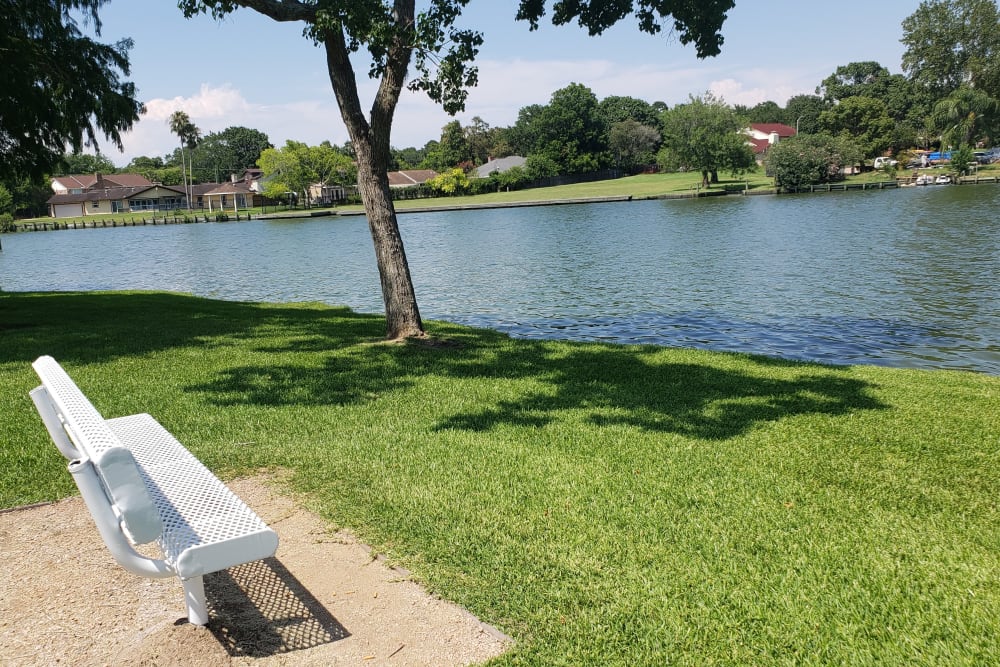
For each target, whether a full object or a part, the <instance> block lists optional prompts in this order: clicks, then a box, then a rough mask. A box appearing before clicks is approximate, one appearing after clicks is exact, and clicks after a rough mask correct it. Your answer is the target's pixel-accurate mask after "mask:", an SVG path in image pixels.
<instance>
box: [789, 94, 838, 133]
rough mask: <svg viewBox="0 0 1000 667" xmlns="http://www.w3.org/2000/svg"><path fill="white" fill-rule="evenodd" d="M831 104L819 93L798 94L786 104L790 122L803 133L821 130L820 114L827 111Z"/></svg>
mask: <svg viewBox="0 0 1000 667" xmlns="http://www.w3.org/2000/svg"><path fill="white" fill-rule="evenodd" d="M828 108H829V105H828V104H827V103H826V102H824V101H823V98H822V97H820V96H818V95H796V96H794V97H791V98H789V100H788V103H787V104H786V105H785V112H786V114H787V115H786V118H787V119H788V124H789V125H790V126H792V127H795V128H798V131H799V132H800V133H802V134H816V133H817V132H819V115H820V114H821V113H823V112H824V111H826V110H827V109H828Z"/></svg>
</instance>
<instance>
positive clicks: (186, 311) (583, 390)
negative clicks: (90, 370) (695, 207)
mask: <svg viewBox="0 0 1000 667" xmlns="http://www.w3.org/2000/svg"><path fill="white" fill-rule="evenodd" d="M432 328H433V330H434V332H435V334H436V335H437V336H438V341H437V344H428V343H427V342H412V343H409V344H406V345H387V344H371V343H373V342H375V341H378V340H379V338H380V337H381V336H382V335H383V332H384V319H383V318H381V317H378V316H374V315H361V314H357V313H353V312H351V311H350V310H349V309H346V308H329V307H325V306H324V307H315V308H310V307H306V308H301V307H294V306H280V305H270V304H254V303H239V302H229V301H215V300H210V299H203V298H198V297H192V296H187V295H181V294H169V293H145V292H143V293H120V292H112V293H83V294H74V293H39V294H10V293H8V294H0V331H3V336H4V345H3V346H0V362H21V361H23V362H25V364H27V363H30V361H32V360H34V358H36V357H37V356H39V355H41V354H51V355H52V356H54V357H55V358H56V359H57V360H59V361H71V362H75V363H90V362H106V361H111V360H114V359H117V358H119V357H124V356H137V355H142V354H145V353H150V352H156V351H163V350H169V349H171V348H173V347H178V348H179V347H187V348H190V347H197V346H199V345H204V346H206V348H208V347H213V346H226V345H230V344H231V345H233V346H236V347H239V346H244V347H245V348H246V349H247V350H248V351H252V352H264V353H273V354H275V355H284V354H286V353H289V354H291V356H283V358H281V360H280V361H276V362H275V363H259V362H258V363H255V364H240V363H239V361H238V359H239V357H236V360H237V361H236V363H233V364H228V365H227V366H226V367H225V368H222V369H220V370H219V371H217V373H216V376H215V377H214V378H213V379H212V380H210V381H208V382H204V383H202V384H199V385H196V386H191V387H189V389H190V390H192V391H197V392H202V393H204V394H206V395H207V400H208V401H209V402H212V403H215V404H217V405H223V406H231V405H248V404H249V405H265V406H275V405H334V406H336V405H347V404H355V403H363V402H366V401H370V400H374V399H376V398H378V397H379V396H382V395H384V394H385V393H387V392H392V391H405V390H410V389H411V388H413V387H414V386H415V385H417V384H418V378H420V377H424V376H432V375H436V376H439V377H443V378H453V379H455V380H456V381H459V380H469V379H472V380H476V379H482V380H484V381H489V382H491V383H497V382H500V383H505V382H506V381H508V380H509V381H519V380H529V381H530V382H526V383H523V384H519V385H518V384H514V385H506V384H504V387H505V388H506V390H508V391H507V393H506V394H505V396H506V397H505V398H497V399H496V400H492V401H491V400H490V399H488V398H487V399H485V400H479V401H478V402H476V403H475V404H474V406H475V407H472V408H470V409H468V410H461V409H459V410H458V411H457V412H455V413H454V414H451V415H449V416H446V417H443V418H439V419H438V420H437V422H436V424H434V428H436V429H439V430H445V429H461V430H471V431H487V430H490V429H493V428H496V427H499V426H502V425H521V426H534V427H538V426H544V425H545V424H548V423H551V422H553V421H555V420H559V419H563V418H565V414H564V413H567V411H574V412H575V413H576V414H578V413H579V411H584V414H585V419H586V420H588V421H589V422H590V423H592V424H594V425H628V426H634V427H638V428H642V429H646V430H650V431H664V432H672V433H680V434H685V435H690V436H695V437H701V438H709V439H716V438H727V437H731V436H733V435H736V434H738V433H741V432H744V431H746V430H748V429H749V428H751V427H752V426H753V425H754V424H757V423H760V422H767V421H775V420H778V419H782V418H786V417H789V416H794V415H800V414H826V415H839V414H845V413H848V412H851V411H855V410H873V409H883V408H885V407H886V406H885V405H884V404H882V403H881V402H879V401H878V400H877V399H876V398H874V397H873V393H872V391H871V390H872V387H871V386H870V385H868V384H867V383H865V382H863V381H861V380H858V379H856V378H853V377H850V376H849V375H848V373H847V372H846V371H845V369H843V368H838V367H830V366H822V365H818V364H805V363H798V362H790V361H783V360H775V359H770V358H754V357H746V356H738V355H737V356H733V355H729V356H726V357H723V358H721V359H725V360H727V361H725V362H721V361H720V358H717V357H711V356H710V355H706V356H705V357H704V360H705V361H704V363H701V362H700V361H695V362H679V361H677V356H676V355H672V354H670V353H667V352H665V351H664V350H663V349H662V348H653V347H628V346H610V345H609V346H601V345H594V344H583V343H581V344H567V343H553V342H547V341H517V342H512V341H510V340H509V339H508V338H507V337H506V336H503V335H501V334H497V333H496V332H492V331H484V330H473V329H467V328H462V327H457V326H453V325H449V324H444V323H432ZM441 338H447V339H449V341H450V342H451V344H444V345H442V344H440V339H441ZM295 353H300V354H302V355H303V356H302V357H296V356H295ZM310 353H316V354H317V355H318V354H320V353H326V354H325V356H323V357H322V358H320V357H318V356H313V355H312V354H310ZM734 359H738V363H737V362H734V361H733V360H734ZM462 390H463V389H459V391H462ZM510 391H513V392H518V391H520V392H521V393H520V394H515V395H516V397H515V398H510V395H511V394H510V393H509V392H510ZM447 400H449V399H448V398H447V397H442V401H447ZM574 418H578V417H574Z"/></svg>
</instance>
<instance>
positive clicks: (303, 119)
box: [110, 58, 817, 164]
mask: <svg viewBox="0 0 1000 667" xmlns="http://www.w3.org/2000/svg"><path fill="white" fill-rule="evenodd" d="M816 80H817V79H816V75H815V73H812V72H796V71H790V70H783V71H781V72H775V71H774V70H767V69H751V68H747V69H735V68H732V67H721V66H710V65H706V64H704V63H702V64H699V65H698V66H695V67H692V66H678V65H677V64H675V63H671V62H658V63H652V64H641V65H635V64H630V63H616V62H613V61H610V60H605V59H591V60H584V61H569V60H544V61H539V60H524V59H519V58H518V59H512V60H508V61H501V60H486V61H482V62H480V63H479V86H478V87H476V88H474V89H473V90H472V91H470V93H469V98H468V103H467V105H466V111H464V112H462V113H460V114H458V116H457V118H458V119H459V120H460V121H461V122H462V123H463V124H467V123H468V122H469V121H470V120H471V119H472V117H473V116H480V117H481V118H483V119H484V120H485V121H486V122H487V123H489V124H490V125H491V126H494V127H503V126H508V125H512V124H513V123H514V122H515V121H516V120H517V114H518V111H519V110H520V109H521V108H522V107H525V106H528V105H530V104H547V103H548V101H549V99H550V98H551V96H552V93H553V92H555V91H556V90H558V89H560V88H563V87H565V86H567V85H569V84H570V83H572V82H578V83H583V84H584V85H586V86H588V87H589V88H590V89H591V90H593V91H594V94H595V95H597V97H598V98H604V97H607V96H609V95H629V96H632V97H638V98H641V99H644V100H646V101H648V102H655V101H663V102H666V103H667V104H669V105H671V106H673V105H675V104H678V103H682V102H685V101H686V100H687V99H688V95H689V94H694V95H701V94H703V93H704V92H705V91H706V90H711V91H712V92H713V93H715V94H716V95H719V96H721V97H722V98H723V99H725V101H726V102H728V103H729V104H745V105H747V106H752V105H754V104H757V103H758V102H763V101H765V100H774V101H775V102H777V103H778V104H781V105H783V104H785V102H787V100H788V98H789V97H791V96H792V95H797V94H801V93H805V92H812V91H811V87H813V86H815V81H816ZM806 82H808V83H806ZM359 84H360V85H359V88H360V90H359V94H360V96H361V100H362V106H363V107H364V108H367V106H368V105H369V104H370V102H371V100H372V99H373V97H374V94H375V90H376V83H375V82H372V81H370V80H368V79H363V80H361V81H360V82H359ZM309 95H310V96H309V97H302V98H300V99H294V100H291V99H290V100H288V101H282V102H278V103H274V104H272V103H267V104H264V103H258V102H253V101H250V100H248V99H246V97H245V96H244V94H243V92H242V91H241V90H239V89H237V88H235V87H233V86H232V85H231V84H228V83H227V84H222V85H213V84H209V83H202V84H201V85H200V87H199V89H198V91H197V92H196V93H194V94H193V95H191V96H188V97H185V96H178V97H174V98H171V99H163V98H158V99H152V100H148V101H146V113H145V115H143V117H142V118H141V119H140V121H139V122H138V123H137V124H136V125H135V127H134V128H133V130H132V131H131V132H129V133H128V134H127V135H126V136H125V137H124V143H125V151H124V153H123V155H122V156H121V157H118V156H117V155H111V156H110V157H111V158H112V160H114V161H115V162H116V163H121V164H125V163H127V162H129V161H130V160H131V159H132V158H133V157H135V156H138V155H148V156H163V155H166V154H168V153H170V152H172V151H173V150H174V147H175V146H176V145H177V138H176V137H175V136H174V135H172V134H171V132H170V128H169V125H168V123H169V118H170V115H171V114H172V113H174V112H175V111H177V110H183V111H185V112H186V113H187V114H188V115H189V116H190V117H191V120H192V122H193V123H194V124H195V125H197V126H198V128H199V129H200V130H201V132H202V135H205V134H208V133H210V132H219V131H222V130H224V129H226V128H227V127H232V126H237V125H238V126H244V127H250V128H253V129H257V130H260V131H261V132H264V133H265V134H267V135H268V137H269V138H270V140H271V142H272V143H273V144H274V145H276V146H282V145H284V143H285V141H287V140H289V139H292V140H295V141H302V142H305V143H307V144H310V145H315V144H319V143H320V142H322V141H327V140H329V141H331V142H333V143H335V144H342V143H344V142H345V141H347V130H346V128H345V127H344V123H343V121H342V119H341V117H340V112H339V109H338V108H337V104H336V101H335V100H334V96H333V91H332V90H330V89H328V88H325V87H324V88H322V89H318V90H311V91H309ZM450 120H451V117H449V116H448V115H447V114H446V113H445V112H444V111H443V110H442V109H441V107H440V106H438V105H436V104H434V103H433V102H431V101H430V100H429V99H428V98H427V96H426V95H425V94H424V93H420V92H410V91H406V90H404V92H403V94H402V96H401V97H400V101H399V106H398V108H397V110H396V115H395V118H394V123H393V135H392V143H393V145H394V146H397V147H400V148H403V147H407V146H417V147H420V146H423V145H424V144H425V143H427V141H429V140H431V139H436V138H438V137H439V136H440V134H441V128H442V127H443V126H444V125H445V124H446V123H448V122H449V121H450Z"/></svg>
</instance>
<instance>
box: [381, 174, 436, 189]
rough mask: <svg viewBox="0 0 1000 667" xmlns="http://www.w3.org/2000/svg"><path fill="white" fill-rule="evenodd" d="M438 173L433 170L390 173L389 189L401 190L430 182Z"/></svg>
mask: <svg viewBox="0 0 1000 667" xmlns="http://www.w3.org/2000/svg"><path fill="white" fill-rule="evenodd" d="M437 175H438V173H437V172H436V171H434V170H433V169H409V170H406V171H390V172H389V187H390V188H403V187H406V186H408V185H420V184H421V183H426V182H427V181H429V180H431V179H432V178H434V177H435V176H437Z"/></svg>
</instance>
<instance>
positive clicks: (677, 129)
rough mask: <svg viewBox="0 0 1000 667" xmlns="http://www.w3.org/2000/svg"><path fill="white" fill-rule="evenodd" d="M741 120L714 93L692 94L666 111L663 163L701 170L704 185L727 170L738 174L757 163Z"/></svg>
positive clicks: (706, 185) (707, 184) (662, 152)
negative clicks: (686, 100) (684, 101)
mask: <svg viewBox="0 0 1000 667" xmlns="http://www.w3.org/2000/svg"><path fill="white" fill-rule="evenodd" d="M741 130H743V122H742V119H740V117H739V116H738V115H737V114H736V112H735V111H734V110H733V109H732V108H731V107H730V106H729V105H727V104H726V103H725V101H723V100H722V99H721V98H718V97H715V96H714V95H712V93H705V95H703V96H701V97H694V96H691V98H690V101H689V102H687V103H686V104H678V105H677V106H675V107H674V108H673V109H670V110H669V111H666V112H664V113H663V151H661V156H660V160H661V162H662V163H666V164H674V165H677V166H680V167H686V168H688V169H692V170H696V171H700V172H701V174H702V185H703V186H704V187H709V185H710V183H711V181H713V180H718V179H717V172H719V171H720V170H722V169H727V170H729V171H731V172H732V173H734V174H738V173H740V172H742V171H743V170H745V169H749V168H750V167H752V166H753V165H754V157H753V151H752V150H751V149H750V146H749V145H748V143H747V138H746V135H744V134H743V133H742V132H741Z"/></svg>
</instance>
